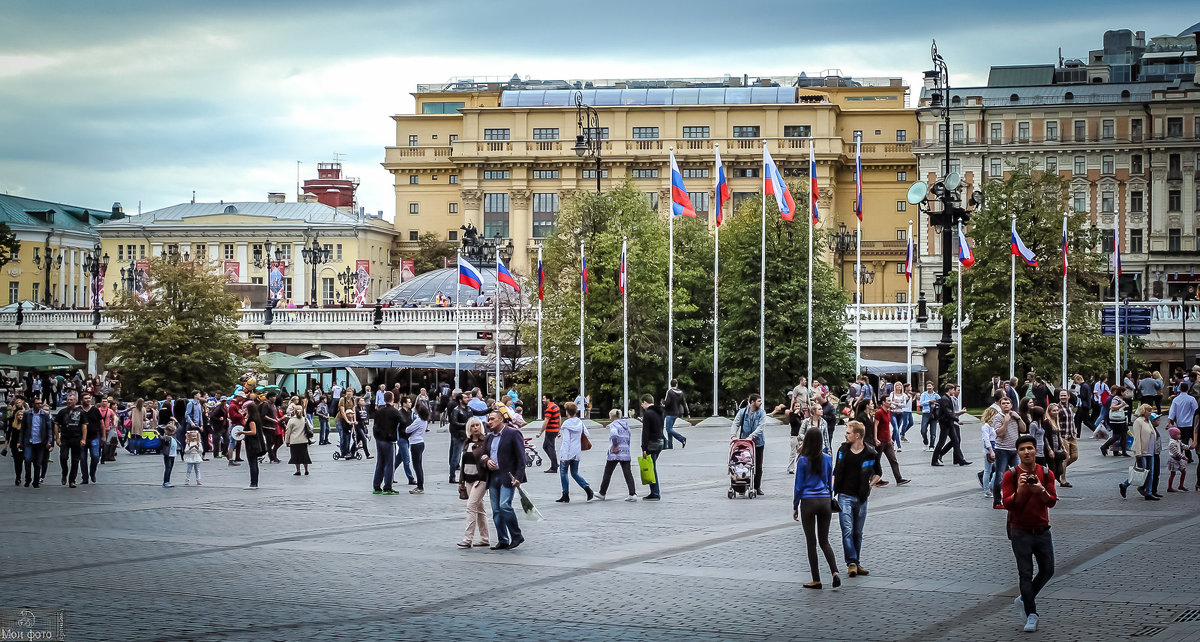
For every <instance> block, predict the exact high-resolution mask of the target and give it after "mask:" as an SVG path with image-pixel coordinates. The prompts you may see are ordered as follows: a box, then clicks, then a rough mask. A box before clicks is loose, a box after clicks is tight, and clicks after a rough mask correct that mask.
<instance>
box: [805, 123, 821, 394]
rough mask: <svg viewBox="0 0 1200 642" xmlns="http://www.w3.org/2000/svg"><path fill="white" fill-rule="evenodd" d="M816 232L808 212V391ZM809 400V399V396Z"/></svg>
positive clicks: (810, 213) (810, 387)
mask: <svg viewBox="0 0 1200 642" xmlns="http://www.w3.org/2000/svg"><path fill="white" fill-rule="evenodd" d="M808 144H809V145H812V140H809V141H808ZM809 184H810V185H811V184H812V183H811V181H810V183H809ZM808 202H809V205H810V207H811V205H812V202H813V197H812V195H810V196H809V199H808ZM816 231H817V224H816V222H814V221H813V217H812V212H809V213H808V358H807V363H808V372H807V375H808V376H807V378H806V379H805V380H806V381H807V382H808V386H809V390H812V385H813V384H812V369H813V368H812V326H813V275H812V270H813V234H815V233H816ZM809 398H811V395H810V397H809ZM807 411H808V409H807V408H805V409H803V410H802V411H801V412H807Z"/></svg>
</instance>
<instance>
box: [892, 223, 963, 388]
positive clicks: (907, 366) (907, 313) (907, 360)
mask: <svg viewBox="0 0 1200 642" xmlns="http://www.w3.org/2000/svg"><path fill="white" fill-rule="evenodd" d="M912 255H913V242H912V219H909V221H908V256H907V257H906V258H905V265H904V278H905V280H906V281H908V296H907V297H906V298H905V299H904V301H905V305H904V317H905V321H907V322H908V323H907V325H908V350H907V351H906V352H905V354H904V382H905V383H908V384H911V383H912V273H911V272H910V270H911V269H912V263H911V261H912ZM959 305H962V301H959ZM913 391H914V392H915V391H916V388H913Z"/></svg>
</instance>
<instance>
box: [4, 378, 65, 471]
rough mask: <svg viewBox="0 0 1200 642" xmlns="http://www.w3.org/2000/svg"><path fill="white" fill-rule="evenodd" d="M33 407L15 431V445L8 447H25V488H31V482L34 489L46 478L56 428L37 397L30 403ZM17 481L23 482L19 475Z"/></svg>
mask: <svg viewBox="0 0 1200 642" xmlns="http://www.w3.org/2000/svg"><path fill="white" fill-rule="evenodd" d="M30 403H31V404H32V407H31V408H30V409H29V410H26V411H25V417H24V419H23V420H22V422H21V426H20V427H18V429H17V430H16V431H14V432H15V433H16V434H17V435H18V437H17V441H16V443H14V444H9V445H8V447H9V448H12V449H14V452H15V451H20V450H21V449H22V446H24V458H25V486H26V487H28V486H29V482H30V481H32V482H33V487H34V488H39V487H41V485H42V484H41V481H42V478H43V477H45V476H46V464H45V463H44V462H45V460H46V459H45V456H44V455H45V453H46V452H47V450H48V449H49V450H54V441H53V437H54V426H53V422H52V421H51V419H50V413H49V412H48V411H47V410H46V409H44V408H42V400H41V399H38V398H37V397H34V398H33V401H32V402H30ZM17 481H18V482H20V481H21V476H20V474H19V473H18V475H17Z"/></svg>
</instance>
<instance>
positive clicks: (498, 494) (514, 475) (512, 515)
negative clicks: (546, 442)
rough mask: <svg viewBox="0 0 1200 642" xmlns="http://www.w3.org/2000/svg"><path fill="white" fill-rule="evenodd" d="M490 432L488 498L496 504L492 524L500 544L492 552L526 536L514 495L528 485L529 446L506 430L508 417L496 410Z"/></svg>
mask: <svg viewBox="0 0 1200 642" xmlns="http://www.w3.org/2000/svg"><path fill="white" fill-rule="evenodd" d="M487 427H488V430H489V431H490V434H489V435H488V438H487V442H486V443H485V449H486V453H487V454H486V455H485V456H484V460H483V463H484V465H485V466H487V471H488V495H489V496H490V498H491V502H492V523H493V524H495V526H496V544H495V545H493V546H492V550H494V551H497V550H504V549H506V548H507V549H512V548H516V547H518V546H520V545H521V543H522V542H524V541H525V537H524V536H522V535H521V526H520V524H518V523H517V513H516V511H514V510H513V506H512V502H513V496H514V495H516V493H517V488H518V487H519V486H520V485H521V484H523V483H525V481H526V479H525V447H524V440H523V439H522V438H521V431H519V430H517V429H516V428H511V427H505V425H504V418H503V417H501V416H500V413H499V412H496V411H492V412H490V413H488V416H487Z"/></svg>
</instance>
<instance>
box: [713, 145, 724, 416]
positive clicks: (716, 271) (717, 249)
mask: <svg viewBox="0 0 1200 642" xmlns="http://www.w3.org/2000/svg"><path fill="white" fill-rule="evenodd" d="M713 149H715V150H716V158H715V159H714V162H715V164H716V167H714V168H713V180H714V181H715V185H716V187H715V189H714V190H713V198H714V199H715V200H716V201H717V218H718V219H720V218H721V215H722V212H721V205H722V202H721V163H720V162H719V159H720V158H721V143H713ZM720 283H721V223H720V221H719V220H718V222H717V231H716V236H715V237H714V240H713V405H712V416H713V417H718V416H720V415H721V412H720V410H718V409H719V408H720V406H719V405H717V386H718V379H717V331H718V327H717V326H718V325H720V319H721V316H720V314H719V312H718V309H719V307H720V292H719V290H720Z"/></svg>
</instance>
